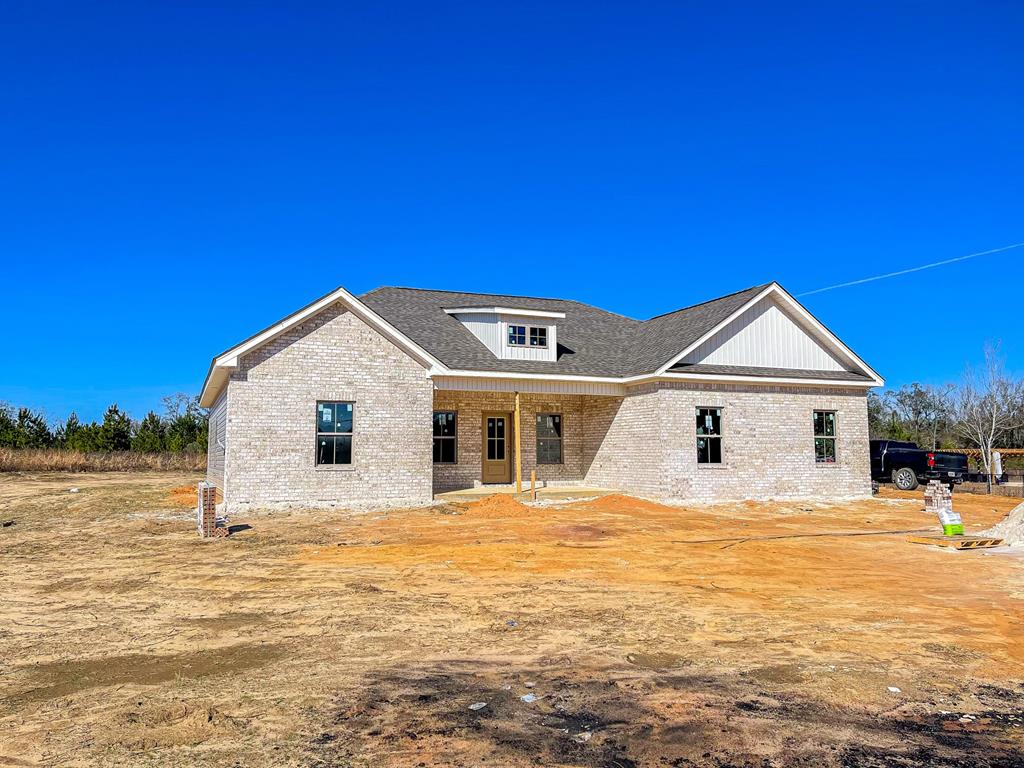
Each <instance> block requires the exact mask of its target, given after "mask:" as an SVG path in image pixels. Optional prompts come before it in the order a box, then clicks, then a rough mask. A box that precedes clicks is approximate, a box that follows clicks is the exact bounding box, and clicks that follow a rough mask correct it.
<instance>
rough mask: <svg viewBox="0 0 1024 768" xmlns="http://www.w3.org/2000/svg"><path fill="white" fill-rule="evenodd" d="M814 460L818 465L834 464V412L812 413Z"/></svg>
mask: <svg viewBox="0 0 1024 768" xmlns="http://www.w3.org/2000/svg"><path fill="white" fill-rule="evenodd" d="M814 460H815V461H816V462H818V463H819V464H835V463H836V414H835V411H815V412H814Z"/></svg>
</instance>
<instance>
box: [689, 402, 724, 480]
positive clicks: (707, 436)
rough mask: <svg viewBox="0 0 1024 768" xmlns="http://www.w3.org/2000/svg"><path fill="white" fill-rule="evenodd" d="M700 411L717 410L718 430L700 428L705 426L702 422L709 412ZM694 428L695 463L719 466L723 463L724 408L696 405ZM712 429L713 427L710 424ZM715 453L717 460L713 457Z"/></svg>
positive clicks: (705, 420) (705, 419) (704, 421)
mask: <svg viewBox="0 0 1024 768" xmlns="http://www.w3.org/2000/svg"><path fill="white" fill-rule="evenodd" d="M702 411H708V412H712V411H714V412H717V414H716V415H717V417H718V430H717V432H715V431H712V432H703V431H702V430H704V429H706V428H707V427H704V426H702V425H701V424H702V417H704V418H703V423H704V424H706V423H707V416H708V415H711V414H710V413H701V412H702ZM694 429H695V436H696V448H697V464H699V465H704V466H711V467H720V466H722V465H723V464H724V463H725V440H724V437H725V408H721V407H716V406H709V405H698V406H696V408H695V409H694ZM712 429H714V427H713V426H712ZM716 455H717V457H718V460H717V461H714V460H713V458H714V457H715V456H716Z"/></svg>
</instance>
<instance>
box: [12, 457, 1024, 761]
mask: <svg viewBox="0 0 1024 768" xmlns="http://www.w3.org/2000/svg"><path fill="white" fill-rule="evenodd" d="M197 479H198V477H197V476H195V475H187V474H180V475H174V474H169V473H162V474H90V475H67V474H65V475H57V474H50V475H4V476H2V477H0V522H3V523H8V522H10V521H13V522H10V524H9V525H5V526H4V527H2V528H0V588H2V593H0V594H2V600H0V765H4V766H28V765H60V766H75V765H111V766H114V765H116V766H146V765H151V766H194V765H198V766H484V765H490V766H538V765H541V766H607V767H608V768H616V767H618V768H627V767H629V766H757V767H758V768H764V767H766V766H851V767H852V766H901V767H904V768H905V767H907V766H1020V765H1024V706H1022V705H1024V559H1022V558H1019V557H1016V556H1013V555H1007V554H986V553H983V552H966V553H957V552H950V551H946V550H943V549H939V548H936V547H929V546H922V545H918V544H911V543H908V542H907V540H906V539H907V535H908V534H907V533H903V532H906V531H912V530H915V529H923V528H930V529H934V528H935V527H936V521H935V520H933V519H932V518H931V517H929V516H928V515H926V514H925V513H924V512H923V511H922V510H923V505H922V497H921V495H920V494H913V495H911V494H902V495H901V494H897V493H894V492H883V495H882V497H881V498H878V499H873V500H870V501H860V502H837V503H834V504H827V505H826V504H811V503H795V502H794V503H757V504H755V503H743V504H728V505H714V506H704V507H667V506H661V505H658V504H654V503H651V502H645V501H639V500H636V499H630V498H628V497H623V496H607V497H603V498H600V499H597V500H593V501H588V502H572V503H565V504H560V505H551V506H543V507H536V508H527V507H523V506H521V505H518V504H517V503H515V502H513V501H512V500H511V499H508V498H504V499H494V498H492V499H489V500H484V501H482V502H477V503H475V504H469V505H463V506H455V505H444V506H434V507H429V508H423V509H412V510H390V511H381V512H374V513H369V514H359V515H349V514H346V513H344V512H341V511H337V512H301V513H299V512H294V513H290V514H289V513H279V514H275V515H253V516H251V517H247V518H244V519H242V518H236V519H232V520H231V521H230V523H231V525H232V527H233V532H232V535H231V536H230V537H229V538H227V539H222V540H211V541H202V540H200V539H198V537H197V536H196V534H195V532H194V527H193V521H192V515H191V512H190V510H189V509H188V508H187V505H188V504H190V503H191V502H192V496H191V491H190V490H188V489H186V490H184V491H179V492H177V493H175V492H174V489H175V488H177V487H180V486H183V485H190V484H194V482H195V481H196V480H197ZM72 487H77V488H79V492H78V493H71V492H70V489H71V488H72ZM954 502H955V506H956V508H957V509H958V510H959V511H960V512H961V514H962V515H963V516H964V519H965V523H966V524H967V527H968V530H969V531H970V530H980V529H982V528H985V527H988V526H990V525H991V524H993V523H995V522H996V521H998V520H999V519H1000V518H1001V517H1002V516H1003V515H1004V514H1005V513H1006V512H1007V511H1008V510H1009V509H1010V508H1012V507H1013V506H1014V503H1015V501H1014V500H1012V499H1006V498H994V497H986V496H971V495H966V494H963V495H957V496H955V498H954ZM853 534H863V535H853ZM524 697H525V698H524ZM480 704H483V705H485V706H482V707H481V706H474V705H480Z"/></svg>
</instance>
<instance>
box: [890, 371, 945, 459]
mask: <svg viewBox="0 0 1024 768" xmlns="http://www.w3.org/2000/svg"><path fill="white" fill-rule="evenodd" d="M953 390H954V387H953V385H952V384H946V385H943V386H941V387H937V386H933V385H931V384H925V385H923V386H922V385H921V384H918V383H917V382H914V383H913V384H904V385H903V386H902V387H900V388H899V389H898V390H896V391H895V392H887V393H886V394H885V404H886V405H887V406H888V407H889V409H890V410H891V411H892V412H894V413H895V414H896V416H897V418H898V419H899V421H900V423H901V424H902V425H903V428H904V429H906V430H907V431H908V432H909V435H910V437H911V438H912V439H913V440H914V442H916V443H917V444H918V445H920V446H921V447H922V448H923V447H926V446H927V447H930V448H931V449H932V450H935V449H936V448H938V447H939V433H940V432H944V431H946V430H947V429H948V427H949V423H950V421H951V417H952V415H953V403H952V394H953Z"/></svg>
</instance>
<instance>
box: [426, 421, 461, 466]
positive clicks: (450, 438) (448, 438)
mask: <svg viewBox="0 0 1024 768" xmlns="http://www.w3.org/2000/svg"><path fill="white" fill-rule="evenodd" d="M441 413H447V414H449V415H450V416H451V417H452V425H453V430H452V434H450V435H439V434H437V427H438V424H437V421H436V419H437V416H438V414H441ZM431 429H432V430H433V440H432V441H431V451H432V454H431V455H432V456H433V457H434V463H435V464H441V465H446V466H451V465H452V464H458V463H459V412H458V411H448V410H440V411H434V413H433V415H432V416H431ZM444 442H451V444H452V459H451V461H444V460H443V459H442V460H440V461H439V460H438V458H437V457H438V455H439V453H438V451H437V446H438V444H439V443H444ZM441 453H442V454H443V452H441Z"/></svg>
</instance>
